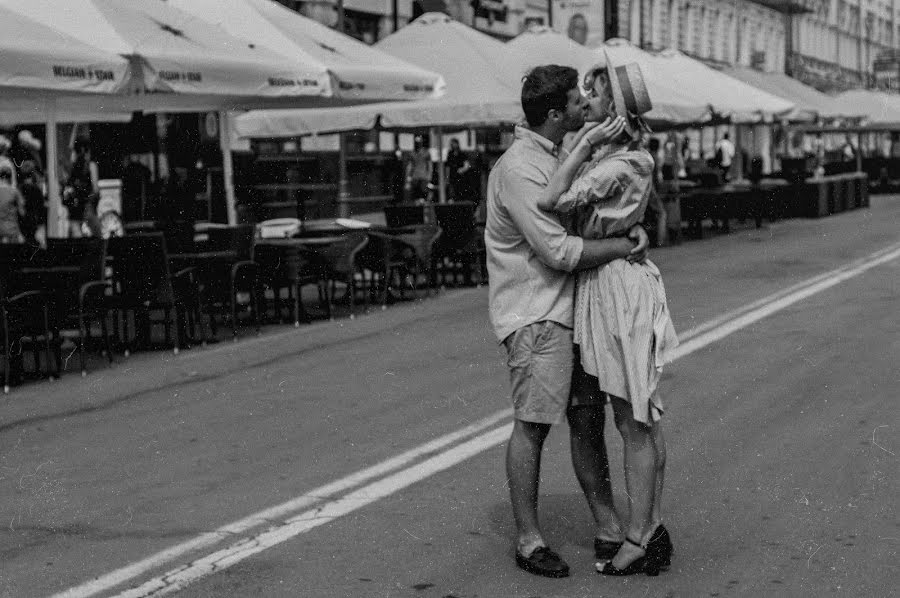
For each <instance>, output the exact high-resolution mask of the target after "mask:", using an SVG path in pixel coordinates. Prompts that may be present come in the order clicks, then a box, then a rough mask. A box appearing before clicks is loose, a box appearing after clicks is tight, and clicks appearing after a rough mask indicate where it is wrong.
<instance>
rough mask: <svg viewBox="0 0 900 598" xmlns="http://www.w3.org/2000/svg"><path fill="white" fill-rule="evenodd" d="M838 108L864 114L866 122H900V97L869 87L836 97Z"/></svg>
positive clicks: (847, 112) (849, 112) (852, 90)
mask: <svg viewBox="0 0 900 598" xmlns="http://www.w3.org/2000/svg"><path fill="white" fill-rule="evenodd" d="M834 104H835V106H836V109H837V110H839V111H841V112H843V113H845V114H858V115H860V116H863V117H864V119H865V122H866V124H876V125H877V124H896V123H900V97H898V96H897V95H896V94H890V93H885V92H883V91H872V90H868V89H851V90H850V91H845V92H843V93H841V94H838V95H837V96H836V97H835V98H834Z"/></svg>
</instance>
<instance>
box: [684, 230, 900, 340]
mask: <svg viewBox="0 0 900 598" xmlns="http://www.w3.org/2000/svg"><path fill="white" fill-rule="evenodd" d="M898 249H900V243H894V244H893V245H890V246H888V247H886V248H884V249H882V250H880V251H876V252H875V253H872V254H870V255H867V256H866V257H863V258H859V259H857V260H853V261H852V262H850V263H848V264H845V265H843V266H841V267H840V268H835V269H834V270H829V271H828V272H825V273H823V274H819V275H817V276H813V277H811V278H807V279H806V280H803V281H800V282H798V283H797V284H793V285H791V286H789V287H785V288H783V289H781V290H779V291H776V292H775V293H772V294H771V295H767V296H766V297H763V298H762V299H758V300H757V301H753V302H752V303H748V304H746V305H742V306H741V307H739V308H737V309H733V310H731V311H727V312H725V313H724V314H722V315H721V316H718V317H716V318H713V319H712V320H707V321H706V322H703V323H702V324H699V325H697V326H695V327H693V328H691V329H689V330H685V331H684V332H682V333H681V334H679V335H678V340H679V341H681V342H682V343H685V342H687V341H689V340H690V339H691V338H693V337H695V336H697V335H699V334H702V333H704V332H708V331H709V330H712V329H713V328H717V327H719V326H721V325H723V324H725V323H726V322H730V321H732V320H736V319H737V318H739V317H740V316H742V315H744V314H746V313H748V312H750V311H753V310H755V309H759V308H761V307H764V306H766V305H768V304H770V303H774V302H775V301H777V300H779V299H782V298H784V297H786V296H788V295H791V294H793V293H796V292H798V291H800V290H801V289H805V288H807V287H811V286H812V285H814V284H817V283H820V282H822V281H824V280H828V279H830V278H833V277H835V276H837V275H839V274H841V273H842V272H846V271H849V270H854V269H856V268H859V267H860V266H864V265H866V264H868V263H870V262H872V261H873V260H877V259H879V258H881V257H882V256H884V255H888V254H891V253H893V252H895V251H897V250H898Z"/></svg>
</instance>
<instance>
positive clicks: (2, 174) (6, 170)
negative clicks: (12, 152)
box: [0, 165, 13, 181]
mask: <svg viewBox="0 0 900 598" xmlns="http://www.w3.org/2000/svg"><path fill="white" fill-rule="evenodd" d="M12 176H13V173H12V168H10V167H9V166H8V165H3V166H0V179H3V180H6V181H12Z"/></svg>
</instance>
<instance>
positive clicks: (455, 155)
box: [446, 139, 472, 201]
mask: <svg viewBox="0 0 900 598" xmlns="http://www.w3.org/2000/svg"><path fill="white" fill-rule="evenodd" d="M446 164H447V186H448V187H449V189H450V199H451V200H452V201H470V197H469V194H470V189H469V185H468V179H469V176H468V172H469V170H470V169H471V168H472V165H471V164H470V163H469V158H468V156H466V153H465V152H464V151H462V149H460V147H459V140H457V139H451V140H450V150H449V151H448V152H447V162H446Z"/></svg>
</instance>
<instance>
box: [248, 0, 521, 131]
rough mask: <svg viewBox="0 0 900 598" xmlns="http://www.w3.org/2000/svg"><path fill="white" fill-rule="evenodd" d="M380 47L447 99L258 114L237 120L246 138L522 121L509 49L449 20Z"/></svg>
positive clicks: (425, 23) (425, 20) (414, 27)
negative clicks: (507, 64)
mask: <svg viewBox="0 0 900 598" xmlns="http://www.w3.org/2000/svg"><path fill="white" fill-rule="evenodd" d="M375 48H376V49H378V50H382V51H384V52H387V53H389V54H391V55H393V56H396V57H398V58H400V59H403V60H406V61H408V62H411V63H413V64H417V65H419V66H423V67H427V68H429V69H431V70H434V71H436V72H438V73H440V74H441V75H442V76H443V78H444V80H445V81H446V83H447V93H446V94H445V95H444V96H443V97H441V98H438V99H435V100H421V101H415V102H384V103H377V104H370V105H368V106H365V107H352V108H336V109H327V110H325V109H303V110H254V111H251V112H248V113H247V114H244V115H242V116H240V117H238V118H237V119H236V129H237V131H238V133H239V134H240V135H241V136H243V137H298V136H302V135H317V134H327V133H338V132H341V131H364V130H369V129H373V128H375V127H376V126H378V125H380V126H381V127H383V128H387V129H412V128H422V127H436V126H443V127H471V126H480V125H489V124H498V123H505V122H516V121H518V120H520V119H521V118H522V108H521V105H520V101H519V86H518V85H516V84H514V82H513V79H514V77H513V76H512V74H511V73H510V72H509V71H508V70H505V69H504V66H503V65H504V55H505V54H506V53H507V51H508V50H507V48H506V46H505V45H504V44H503V43H502V42H500V41H498V40H496V39H494V38H492V37H490V36H488V35H485V34H483V33H480V32H478V31H475V30H474V29H472V28H471V27H467V26H466V25H463V24H462V23H459V22H457V21H454V20H453V19H451V18H450V17H448V16H447V15H444V14H438V13H428V14H425V15H422V16H421V17H419V18H418V19H416V20H415V21H413V22H412V23H410V24H409V25H407V26H406V27H404V28H402V29H400V30H399V31H397V32H395V33H393V34H391V35H389V36H388V37H386V38H384V39H383V40H381V41H380V42H379V43H377V44H375Z"/></svg>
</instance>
